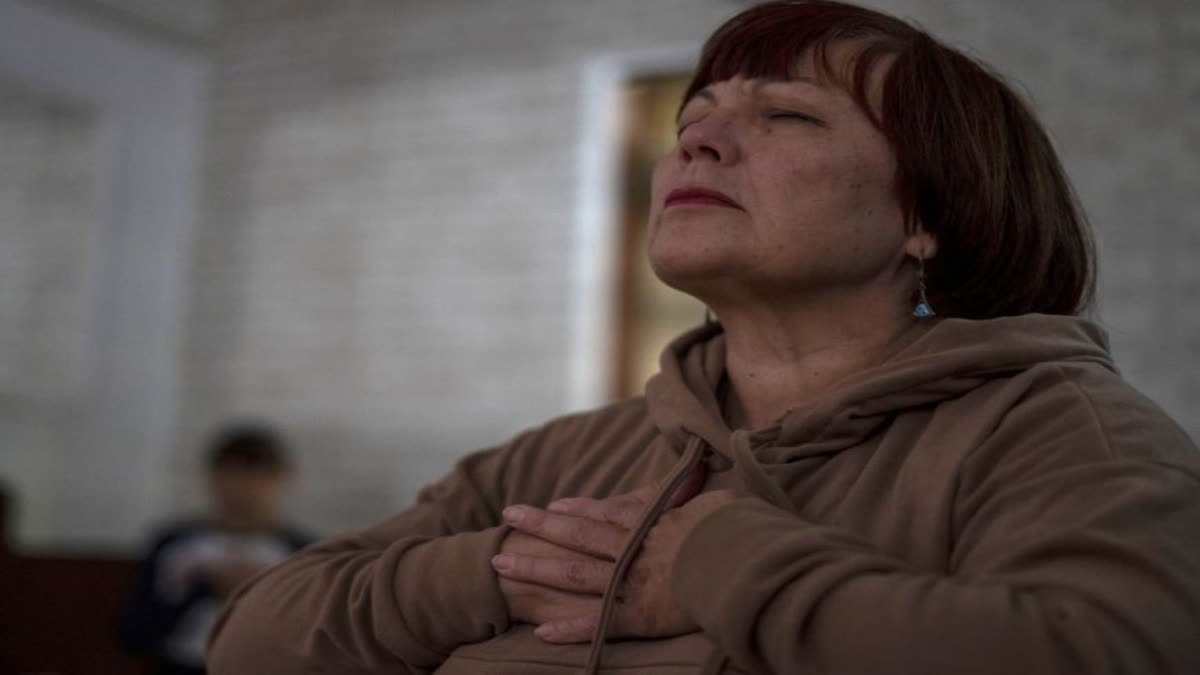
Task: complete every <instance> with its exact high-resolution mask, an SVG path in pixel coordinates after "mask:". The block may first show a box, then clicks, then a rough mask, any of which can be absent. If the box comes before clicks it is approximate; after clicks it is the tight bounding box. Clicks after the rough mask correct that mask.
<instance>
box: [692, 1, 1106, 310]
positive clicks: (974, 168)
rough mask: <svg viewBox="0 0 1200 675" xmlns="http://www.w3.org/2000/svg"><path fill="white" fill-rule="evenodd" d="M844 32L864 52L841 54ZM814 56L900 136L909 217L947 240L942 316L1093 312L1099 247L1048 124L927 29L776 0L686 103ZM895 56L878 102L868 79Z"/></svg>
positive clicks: (721, 39) (931, 264) (726, 34)
mask: <svg viewBox="0 0 1200 675" xmlns="http://www.w3.org/2000/svg"><path fill="white" fill-rule="evenodd" d="M843 41H849V42H851V43H853V44H856V45H860V48H858V49H855V50H854V56H853V57H852V58H851V59H850V62H849V63H846V64H833V63H831V62H830V59H829V57H828V50H827V48H828V46H829V45H830V44H831V43H834V42H843ZM805 58H814V59H815V63H816V64H817V65H818V70H819V71H820V72H819V74H820V75H821V76H822V77H823V78H824V79H825V80H826V81H827V82H829V81H832V82H835V83H837V84H838V85H840V86H842V87H843V88H845V90H846V91H847V92H848V93H849V94H850V95H851V96H853V97H854V99H855V101H856V102H857V103H858V105H859V106H860V107H861V108H862V109H863V110H864V111H865V112H866V114H867V115H868V116H869V117H870V119H871V121H872V122H873V123H874V124H875V126H877V127H878V128H879V129H880V131H881V132H882V133H883V134H884V136H885V137H886V138H887V139H888V141H889V142H890V144H891V147H892V151H893V153H894V155H895V158H896V187H897V190H898V191H899V194H898V197H899V200H900V205H901V208H902V209H903V210H904V215H905V220H906V223H907V226H908V227H909V228H910V231H912V230H913V229H915V228H921V229H924V230H925V231H926V232H928V233H930V234H931V235H933V236H934V237H936V238H937V242H938V252H937V255H936V257H935V258H934V259H932V260H929V261H927V263H926V275H927V283H928V293H929V300H930V303H931V304H932V305H933V307H934V309H935V310H936V311H937V312H938V313H939V314H940V315H942V316H951V317H961V318H970V319H988V318H994V317H1000V316H1012V315H1017V314H1027V313H1031V312H1039V313H1044V314H1080V313H1083V312H1085V311H1087V310H1089V309H1090V306H1091V303H1092V299H1093V296H1094V293H1095V262H1094V260H1095V250H1094V244H1093V242H1092V237H1091V233H1090V229H1089V227H1088V225H1087V221H1086V219H1085V217H1084V215H1083V212H1082V210H1081V209H1080V208H1079V205H1078V202H1077V200H1076V199H1075V195H1074V192H1073V190H1072V188H1071V185H1070V183H1069V182H1068V181H1067V178H1066V175H1065V174H1064V172H1063V169H1062V166H1061V165H1060V163H1059V160H1058V157H1057V155H1056V154H1055V152H1054V149H1053V147H1052V146H1051V143H1050V140H1049V138H1048V137H1047V136H1046V132H1045V131H1044V130H1043V129H1042V127H1041V125H1040V124H1039V123H1038V121H1037V120H1036V119H1035V118H1034V116H1033V114H1032V113H1031V112H1030V111H1029V108H1028V107H1026V105H1025V104H1024V103H1023V102H1022V101H1021V99H1020V98H1019V97H1018V96H1017V95H1016V94H1015V93H1014V92H1013V91H1012V89H1010V88H1009V87H1008V86H1007V85H1006V84H1005V83H1004V82H1003V81H1002V80H1001V78H1000V77H999V76H997V75H995V74H993V73H991V72H990V71H989V70H988V69H987V68H985V67H984V66H982V65H980V64H979V63H977V62H976V61H974V60H972V59H971V58H968V57H967V56H965V55H963V54H962V53H960V52H958V51H956V50H954V49H951V48H949V47H946V46H945V45H943V44H941V43H939V42H937V41H936V40H935V39H933V38H932V37H931V36H929V35H928V34H926V33H924V32H922V31H921V30H918V29H917V28H914V27H913V26H911V25H909V24H907V23H905V22H903V21H901V20H899V19H896V18H893V17H890V16H887V15H885V14H880V13H879V12H875V11H872V10H869V9H863V8H861V7H855V6H853V5H847V4H844V3H840V2H830V1H828V0H807V1H806V0H799V1H793V2H768V3H765V4H762V5H758V6H756V7H753V8H751V9H748V10H746V11H744V12H742V13H741V14H738V15H737V16H735V17H734V18H732V19H730V20H729V21H728V22H726V23H725V24H724V25H722V26H721V27H720V28H718V29H717V31H716V32H715V33H713V35H712V36H711V37H710V38H709V39H708V41H707V42H706V43H705V45H704V49H703V52H702V53H701V57H700V64H699V67H698V69H697V72H696V75H695V77H694V78H693V79H692V82H691V84H690V85H689V87H688V89H687V92H686V94H685V95H684V99H683V101H684V102H685V103H686V102H687V101H688V100H689V99H691V97H692V96H693V95H695V94H696V93H697V92H698V91H700V90H701V89H703V88H704V87H706V86H708V85H709V84H711V83H713V82H719V81H722V80H727V79H730V78H732V77H734V76H736V75H741V76H742V77H746V78H752V79H754V78H763V79H785V80H786V79H790V78H792V77H795V76H796V71H797V69H798V68H799V66H800V64H801V63H803V61H802V59H805ZM889 60H890V61H891V63H890V65H888V66H887V70H886V72H885V73H883V78H882V80H881V83H882V100H881V101H880V104H879V109H878V110H876V109H875V108H874V106H872V105H871V96H870V91H869V81H870V78H871V76H872V72H873V69H874V68H876V67H883V66H882V64H886V63H887V62H888V61H889ZM839 68H840V70H839ZM876 100H879V99H878V98H877V99H876Z"/></svg>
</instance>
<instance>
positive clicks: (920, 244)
mask: <svg viewBox="0 0 1200 675" xmlns="http://www.w3.org/2000/svg"><path fill="white" fill-rule="evenodd" d="M937 250H938V244H937V237H935V236H933V235H932V234H929V233H928V232H926V231H925V229H924V228H922V227H920V226H917V227H916V228H914V229H913V231H912V232H910V233H909V234H908V238H907V239H905V240H904V252H905V253H907V254H908V255H910V256H912V257H913V258H918V259H921V260H930V259H932V258H933V257H935V256H936V255H937Z"/></svg>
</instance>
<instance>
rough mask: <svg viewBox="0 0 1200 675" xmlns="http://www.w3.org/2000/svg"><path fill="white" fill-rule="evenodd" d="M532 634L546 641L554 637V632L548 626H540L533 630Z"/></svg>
mask: <svg viewBox="0 0 1200 675" xmlns="http://www.w3.org/2000/svg"><path fill="white" fill-rule="evenodd" d="M533 634H534V635H536V636H537V637H538V638H540V639H542V640H547V639H549V638H550V636H552V635H554V630H553V629H552V628H551V627H550V626H549V625H548V624H542V625H540V626H538V627H537V628H535V629H533Z"/></svg>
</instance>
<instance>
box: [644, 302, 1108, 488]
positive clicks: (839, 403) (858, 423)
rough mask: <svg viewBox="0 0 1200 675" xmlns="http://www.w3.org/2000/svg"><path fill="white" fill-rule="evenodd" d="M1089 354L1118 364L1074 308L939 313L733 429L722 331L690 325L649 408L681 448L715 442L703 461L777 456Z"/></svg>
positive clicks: (818, 448) (669, 352) (862, 432)
mask: <svg viewBox="0 0 1200 675" xmlns="http://www.w3.org/2000/svg"><path fill="white" fill-rule="evenodd" d="M1081 361H1082V362H1093V363H1096V364H1098V365H1100V366H1102V367H1104V368H1107V369H1110V370H1114V371H1115V370H1116V368H1115V367H1114V366H1113V363H1112V359H1111V357H1110V356H1109V352H1108V340H1107V336H1106V335H1105V333H1104V331H1103V330H1102V329H1100V328H1099V327H1098V326H1096V325H1095V324H1094V323H1092V322H1090V321H1087V320H1085V319H1080V318H1077V317H1071V316H1054V315H1043V314H1028V315H1023V316H1016V317H1004V318H999V319H990V320H984V321H975V320H968V319H938V320H936V321H933V322H930V323H929V325H928V326H925V327H922V329H921V330H918V331H914V332H913V333H912V334H910V335H909V336H907V337H906V338H904V339H903V340H902V342H901V343H899V344H898V345H895V346H894V347H893V351H892V354H891V356H889V357H888V358H887V359H886V360H885V361H884V362H882V363H880V364H878V365H876V366H874V367H872V368H870V369H868V370H865V371H862V372H860V373H856V374H854V375H852V376H850V377H848V378H846V379H845V380H842V381H841V382H839V383H838V384H837V385H835V386H834V387H833V388H832V389H831V390H830V391H829V392H828V393H827V394H826V395H825V396H824V397H823V398H822V399H821V400H820V401H818V402H816V403H814V404H812V405H809V406H806V407H804V408H801V409H796V410H792V411H789V412H788V413H786V414H785V415H783V417H782V418H780V419H779V420H777V421H776V422H775V423H773V424H770V425H768V426H767V427H764V428H762V429H757V430H753V431H750V432H747V431H738V432H736V433H735V432H733V431H732V430H731V429H730V428H729V426H728V425H727V424H726V422H725V420H724V419H723V418H722V415H721V405H720V402H719V395H718V391H719V388H720V386H721V382H722V380H723V379H724V377H725V334H724V330H723V329H722V327H721V326H720V324H717V323H713V324H706V325H704V326H701V327H699V328H697V329H695V330H692V331H690V332H688V333H686V334H684V335H682V336H680V337H679V338H678V339H676V340H675V341H674V342H672V343H671V344H670V345H669V346H668V347H667V348H666V349H665V350H664V351H663V353H662V356H661V358H660V361H659V364H660V371H659V373H658V374H657V375H655V376H654V377H653V378H651V379H650V381H649V382H648V383H647V385H646V400H647V404H648V406H649V410H650V415H651V417H652V418H653V420H654V422H655V424H656V425H657V426H658V428H659V430H660V431H661V432H662V433H663V434H664V435H665V436H666V437H667V438H668V439H669V440H670V441H671V443H672V445H673V446H674V447H675V448H677V450H678V451H680V452H682V449H683V448H684V446H685V445H686V443H687V440H688V439H689V438H690V437H691V436H693V435H695V436H699V437H700V438H701V439H703V440H704V441H705V443H707V444H708V446H709V447H710V448H712V450H713V455H712V456H711V457H710V459H709V465H710V467H711V468H712V469H714V470H718V471H720V470H724V469H728V468H730V466H732V465H734V464H735V463H736V462H737V461H738V459H737V458H738V456H742V457H743V458H745V454H744V451H742V450H741V449H739V448H737V447H735V446H739V445H744V446H746V448H747V449H749V450H752V452H753V457H754V460H755V461H756V462H757V463H763V464H775V463H782V462H789V461H794V460H796V459H800V458H802V457H811V456H813V455H818V454H829V453H834V452H838V451H840V450H842V449H844V448H847V447H850V446H852V445H855V444H856V443H858V442H860V441H862V440H863V439H865V438H866V437H868V436H869V435H870V434H871V433H872V432H873V431H874V430H875V429H877V428H878V427H879V425H881V424H883V423H885V422H886V421H887V420H888V419H890V418H891V417H892V415H893V414H894V413H897V412H900V411H902V410H905V409H909V408H915V407H920V406H927V405H931V404H936V403H938V402H940V401H944V400H948V399H952V398H956V397H958V396H961V395H963V394H965V393H967V392H969V391H971V390H972V389H975V388H976V387H978V386H980V385H982V384H983V383H985V382H987V381H988V380H991V379H993V378H995V377H998V376H1005V375H1012V374H1016V373H1019V372H1021V371H1024V370H1028V369H1029V368H1031V367H1033V366H1035V365H1039V364H1045V363H1056V362H1057V363H1065V362H1081Z"/></svg>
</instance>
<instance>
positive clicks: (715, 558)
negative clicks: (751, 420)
mask: <svg viewBox="0 0 1200 675" xmlns="http://www.w3.org/2000/svg"><path fill="white" fill-rule="evenodd" d="M748 524H749V526H748ZM1084 569H1085V570H1086V568H1084ZM1087 571H1092V570H1087ZM1061 573H1062V572H1061V571H1060V572H1057V574H1061ZM1055 574H1056V572H1055V571H1053V570H1049V571H1047V573H1046V574H1045V577H1044V580H1045V582H1046V583H1044V584H1031V585H1027V586H1026V585H1021V584H1016V583H1009V582H1006V581H1005V580H1003V579H1002V578H986V577H967V576H962V577H954V576H947V575H944V574H935V573H929V572H924V571H920V570H916V569H914V568H912V567H911V566H910V565H908V564H907V563H905V562H904V561H901V560H899V559H897V558H894V557H891V556H888V555H885V554H882V553H880V552H877V551H875V550H872V548H871V547H870V545H868V544H867V543H865V542H863V541H861V540H859V539H857V538H855V537H854V536H852V535H850V534H848V533H845V532H842V531H839V530H837V529H835V528H829V527H823V526H819V525H813V524H810V523H804V522H803V521H801V520H799V519H798V518H796V517H794V516H792V515H791V514H787V513H784V512H782V511H778V510H776V509H774V508H773V507H770V506H768V505H766V504H764V503H761V502H756V501H754V500H740V501H739V502H735V503H734V504H731V505H729V506H726V507H724V508H723V509H721V510H720V511H717V512H716V513H714V514H713V515H712V516H710V517H709V518H708V519H706V520H705V521H703V522H702V523H701V524H700V525H699V526H698V527H697V528H696V530H695V531H694V532H693V534H692V536H690V537H689V538H688V539H687V540H686V541H685V542H684V545H683V548H682V550H681V552H680V556H679V562H678V563H677V566H676V569H675V576H674V591H675V597H676V598H677V601H678V602H679V603H680V604H681V605H682V606H683V608H684V611H685V612H687V613H688V614H689V616H690V617H691V618H692V619H693V620H694V621H696V622H697V623H698V624H699V625H700V626H701V627H702V628H703V630H704V631H705V632H706V633H708V634H709V635H710V636H712V637H713V638H714V639H716V640H717V642H718V643H719V644H720V645H721V648H722V649H723V651H724V652H725V653H726V654H728V655H729V656H730V658H731V659H732V660H733V662H734V663H735V664H738V665H739V666H740V667H742V668H748V669H750V670H751V671H753V672H771V673H790V672H801V671H803V672H820V673H826V674H828V675H840V674H841V673H862V672H892V673H930V674H935V673H956V672H971V673H977V674H988V673H996V674H997V675H999V674H1009V673H1023V674H1024V675H1033V674H1043V673H1044V674H1050V673H1062V674H1064V675H1065V674H1068V673H1079V672H1087V673H1096V674H1105V673H1113V674H1116V673H1145V672H1183V671H1180V670H1179V669H1180V668H1181V667H1183V665H1184V664H1187V663H1191V662H1190V661H1189V659H1192V660H1196V659H1198V658H1200V657H1197V652H1196V650H1195V647H1194V646H1191V645H1185V644H1183V643H1182V641H1181V640H1178V639H1176V636H1173V635H1171V634H1169V633H1165V632H1164V631H1166V630H1169V629H1170V627H1171V626H1179V625H1190V624H1189V623H1187V622H1186V621H1185V618H1186V617H1185V616H1184V614H1183V613H1182V612H1181V611H1179V608H1180V607H1181V606H1183V605H1186V601H1185V602H1184V603H1183V604H1179V603H1177V604H1175V605H1174V606H1172V605H1171V601H1170V600H1169V598H1166V596H1165V594H1162V593H1161V592H1160V591H1161V589H1156V588H1153V587H1152V585H1144V584H1143V582H1142V579H1141V578H1140V577H1139V576H1138V575H1137V572H1136V571H1134V570H1131V571H1130V575H1129V577H1128V578H1127V579H1126V581H1128V582H1129V584H1132V587H1131V588H1123V589H1118V588H1113V589H1112V590H1111V592H1112V593H1114V594H1123V595H1124V596H1125V597H1114V596H1106V595H1105V594H1104V592H1103V591H1102V590H1101V591H1097V592H1095V593H1090V592H1088V591H1087V590H1086V587H1085V586H1080V587H1074V586H1072V584H1071V583H1070V581H1069V580H1067V579H1069V574H1067V575H1066V576H1064V580H1063V582H1062V583H1055ZM716 580H720V581H719V582H718V581H716ZM1115 585H1117V586H1120V585H1121V584H1120V582H1119V581H1118V582H1116V584H1115ZM1191 590H1193V591H1194V588H1193V589H1191ZM1134 596H1137V597H1138V598H1139V599H1138V601H1139V602H1143V601H1144V603H1145V604H1144V606H1145V607H1146V609H1147V610H1156V612H1155V613H1156V614H1157V615H1156V616H1154V617H1140V616H1130V614H1131V613H1130V612H1129V611H1128V602H1129V601H1128V598H1129V597H1134ZM1159 600H1161V602H1160V601H1159ZM1156 626H1157V627H1160V629H1159V630H1156V629H1155V628H1154V627H1156ZM1192 665H1194V663H1192Z"/></svg>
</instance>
